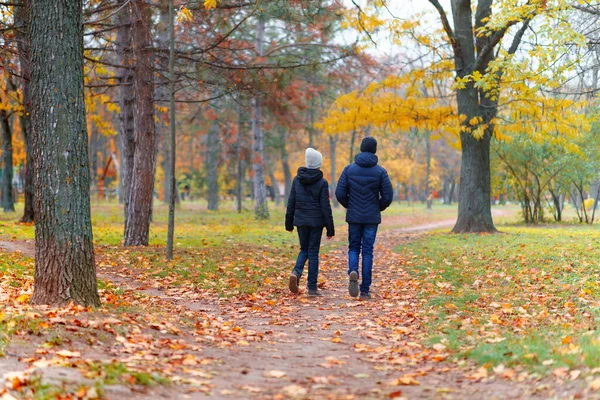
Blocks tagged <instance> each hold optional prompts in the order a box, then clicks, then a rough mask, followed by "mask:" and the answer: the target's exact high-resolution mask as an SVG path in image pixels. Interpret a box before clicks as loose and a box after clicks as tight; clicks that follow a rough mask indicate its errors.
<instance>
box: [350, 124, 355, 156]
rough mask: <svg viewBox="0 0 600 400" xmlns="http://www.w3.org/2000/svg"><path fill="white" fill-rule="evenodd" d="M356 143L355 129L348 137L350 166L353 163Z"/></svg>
mask: <svg viewBox="0 0 600 400" xmlns="http://www.w3.org/2000/svg"><path fill="white" fill-rule="evenodd" d="M355 141H356V129H353V130H352V136H351V137H350V164H352V163H353V162H354V142H355Z"/></svg>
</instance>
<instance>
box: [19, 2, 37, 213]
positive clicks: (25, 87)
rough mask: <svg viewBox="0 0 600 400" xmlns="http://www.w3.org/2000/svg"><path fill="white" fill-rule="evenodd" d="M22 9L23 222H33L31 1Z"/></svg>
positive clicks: (20, 12)
mask: <svg viewBox="0 0 600 400" xmlns="http://www.w3.org/2000/svg"><path fill="white" fill-rule="evenodd" d="M19 4H21V5H22V6H21V7H15V10H16V11H15V28H16V30H17V32H16V39H17V49H18V51H19V64H20V66H21V77H22V78H21V98H22V101H23V112H22V113H21V115H20V117H19V118H20V122H21V132H22V133H23V142H24V143H25V183H24V185H23V186H24V187H23V194H24V197H25V201H24V210H23V217H21V222H33V220H34V216H35V214H34V198H33V196H34V195H33V193H34V188H33V179H34V176H33V171H34V165H33V149H32V144H31V141H32V134H31V116H30V113H31V110H30V106H31V95H30V91H29V82H30V79H31V67H30V65H29V57H30V42H29V34H28V31H27V24H28V20H29V11H30V6H31V5H30V0H21V1H20V2H19Z"/></svg>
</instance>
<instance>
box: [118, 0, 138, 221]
mask: <svg viewBox="0 0 600 400" xmlns="http://www.w3.org/2000/svg"><path fill="white" fill-rule="evenodd" d="M119 1H120V3H124V2H126V1H128V0H119ZM116 19H117V24H118V25H119V28H118V29H117V37H116V41H115V47H116V50H117V57H118V61H119V65H121V66H123V68H119V69H118V70H117V76H118V78H119V83H120V84H121V86H119V92H118V93H119V107H120V109H121V111H120V114H119V123H120V131H119V134H120V138H121V174H120V176H119V178H120V179H121V186H122V187H121V190H122V196H123V210H124V215H125V224H124V232H126V231H127V225H128V217H129V204H130V195H131V183H132V177H133V155H134V153H135V131H134V125H133V124H134V121H133V108H134V102H135V91H134V87H133V69H132V64H133V57H132V35H131V25H130V24H131V22H132V19H131V7H130V5H129V4H128V5H125V6H124V7H123V8H122V9H121V10H120V11H119V13H118V14H117V18H116Z"/></svg>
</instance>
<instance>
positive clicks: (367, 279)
mask: <svg viewBox="0 0 600 400" xmlns="http://www.w3.org/2000/svg"><path fill="white" fill-rule="evenodd" d="M377 227H378V226H377V225H366V224H348V242H349V246H348V274H350V272H352V271H356V272H357V273H358V258H359V255H360V254H361V253H362V280H361V282H360V292H361V293H369V288H370V287H371V277H372V271H373V247H374V246H375V238H376V237H377ZM359 275H361V274H359Z"/></svg>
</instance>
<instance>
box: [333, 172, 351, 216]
mask: <svg viewBox="0 0 600 400" xmlns="http://www.w3.org/2000/svg"><path fill="white" fill-rule="evenodd" d="M347 170H348V167H346V168H344V171H343V172H342V175H341V176H340V179H339V181H338V184H337V187H336V188H335V197H336V198H337V201H338V203H340V204H341V205H342V206H343V207H344V208H348V177H347V175H346V171H347Z"/></svg>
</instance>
